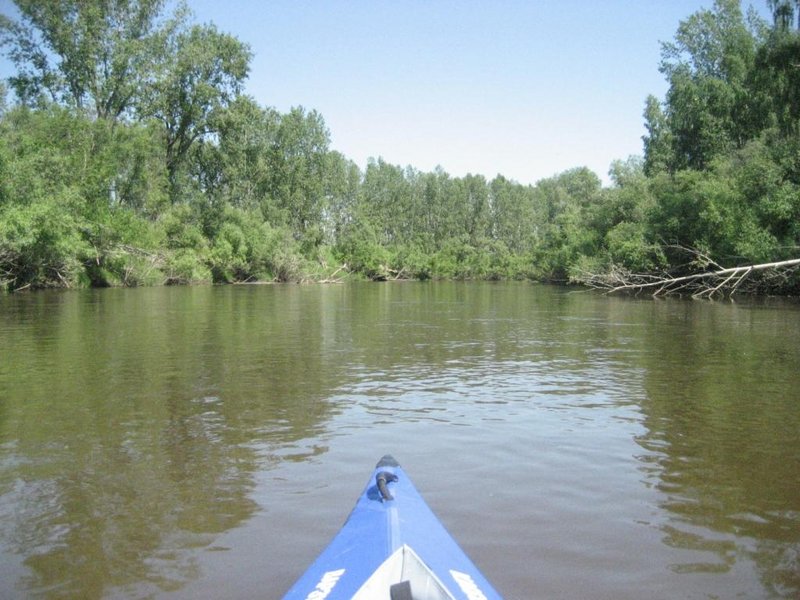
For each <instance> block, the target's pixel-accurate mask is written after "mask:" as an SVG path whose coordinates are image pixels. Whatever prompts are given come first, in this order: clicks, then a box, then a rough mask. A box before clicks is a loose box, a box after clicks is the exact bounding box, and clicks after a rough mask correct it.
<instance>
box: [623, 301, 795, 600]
mask: <svg viewBox="0 0 800 600" xmlns="http://www.w3.org/2000/svg"><path fill="white" fill-rule="evenodd" d="M652 310H653V311H654V312H655V313H660V314H658V318H657V319H656V320H655V321H654V323H655V325H654V326H653V327H652V328H650V329H649V337H648V342H647V346H648V348H649V350H648V352H647V353H646V360H647V370H646V372H647V375H646V381H645V386H646V390H647V400H646V401H645V402H643V403H642V410H643V412H644V414H645V420H644V425H645V426H646V427H647V430H648V432H647V434H645V435H643V436H641V437H640V438H639V439H638V442H639V444H640V445H641V446H643V447H644V448H645V449H647V450H648V451H649V454H648V455H647V457H645V460H646V465H645V471H646V472H648V475H649V477H648V479H649V480H653V481H655V482H656V487H657V489H658V490H659V491H660V492H661V493H662V495H663V501H662V506H663V508H665V509H666V510H667V511H668V514H669V515H670V519H669V521H668V522H667V523H665V524H663V531H664V543H665V544H667V545H671V546H675V547H679V548H683V549H689V550H694V551H697V552H698V557H701V556H702V555H704V554H705V555H707V556H708V555H710V556H713V557H714V558H712V559H711V560H704V559H702V558H699V559H698V561H696V562H694V563H687V564H680V565H674V567H673V568H674V570H675V571H677V572H681V573H691V572H727V571H728V570H730V569H731V568H732V566H733V564H734V563H735V562H736V561H738V560H752V561H753V562H754V563H755V564H756V565H757V567H758V569H759V571H760V574H761V579H762V583H763V585H764V586H765V587H766V588H767V589H768V590H769V591H770V593H772V594H775V595H780V596H791V597H794V596H795V595H796V594H798V593H800V504H798V499H800V446H799V444H798V438H797V431H799V430H800V413H799V412H798V410H797V401H798V398H800V397H799V396H798V392H797V388H796V382H795V381H792V380H791V375H788V374H791V373H793V372H794V368H795V367H796V365H797V364H798V362H797V361H798V348H797V347H796V343H795V342H796V340H797V339H798V334H800V327H798V320H797V319H788V320H787V319H785V318H784V317H785V316H786V315H785V314H783V313H781V312H780V311H759V310H757V309H754V308H752V307H751V308H738V307H736V306H732V305H723V306H719V305H713V304H702V305H698V303H687V302H667V303H655V304H654V305H653V309H652ZM787 327H788V328H789V329H790V330H787ZM792 364H794V365H795V367H792ZM687 365H691V367H690V368H686V366H687Z"/></svg>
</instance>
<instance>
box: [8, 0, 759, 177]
mask: <svg viewBox="0 0 800 600" xmlns="http://www.w3.org/2000/svg"><path fill="white" fill-rule="evenodd" d="M712 4H713V0H491V1H490V0H483V1H477V0H458V1H456V0H352V1H349V0H248V1H245V0H188V5H189V7H190V8H191V9H192V11H193V12H194V16H195V20H196V21H197V22H201V23H214V24H215V25H216V26H217V27H218V28H219V29H220V30H222V31H225V32H227V33H231V34H233V35H235V36H236V37H237V38H239V39H240V40H241V41H243V42H245V43H247V44H248V45H249V47H250V49H251V51H252V53H253V59H252V62H251V69H250V77H249V80H248V82H247V84H246V88H245V92H246V93H247V94H249V95H251V96H253V97H254V98H255V99H256V100H257V101H258V102H259V103H260V104H262V105H264V106H272V107H275V108H276V109H278V110H280V111H281V112H285V111H288V110H289V109H290V108H291V107H293V106H303V107H305V108H306V109H308V110H311V109H314V110H317V111H318V112H319V113H320V114H321V115H322V117H323V118H324V120H325V123H326V125H327V127H328V129H329V131H330V135H331V148H332V149H334V150H337V151H339V152H341V153H342V154H344V155H345V156H346V157H347V158H349V159H351V160H353V161H355V162H356V164H358V165H359V166H360V167H361V168H364V167H365V166H366V164H367V161H368V160H369V159H370V158H376V159H377V158H378V157H380V158H383V160H385V161H386V162H389V163H392V164H398V165H401V166H407V165H410V166H413V167H415V168H417V169H419V170H421V171H432V170H433V169H435V168H436V167H437V166H441V167H442V168H443V169H444V170H445V171H446V172H447V173H449V174H450V175H453V176H457V177H461V176H464V175H466V174H468V173H471V174H481V175H484V176H485V177H486V178H487V179H491V178H493V177H494V176H495V175H497V174H501V175H503V176H505V177H506V178H508V179H514V180H516V181H519V182H520V183H526V184H527V183H535V182H536V181H538V180H540V179H543V178H546V177H550V176H552V175H555V174H557V173H560V172H563V171H565V170H568V169H571V168H575V167H583V166H585V167H588V168H590V169H591V170H592V171H594V172H595V173H597V175H598V176H600V177H601V179H602V180H603V181H604V182H606V183H608V176H607V173H608V169H609V166H610V165H611V163H612V161H614V160H616V159H626V158H628V157H629V156H631V155H641V154H642V136H643V135H644V133H645V129H644V119H643V117H642V113H643V110H644V103H645V99H646V97H647V96H648V94H654V95H656V96H657V97H659V98H663V96H664V94H665V92H666V90H667V84H666V82H665V81H664V78H663V76H662V75H661V73H659V71H658V64H659V60H660V49H661V42H665V41H670V40H671V39H672V38H673V36H674V34H675V31H676V30H677V27H678V24H679V22H680V21H681V20H683V19H685V18H686V17H688V16H689V15H691V14H692V13H694V12H696V11H697V10H699V9H701V8H710V7H711V6H712ZM743 5H744V6H745V7H746V6H747V5H748V2H746V1H745V2H744V3H743ZM754 5H755V6H756V7H757V8H758V9H759V10H760V11H762V10H763V5H765V0H754ZM9 7H11V3H10V0H0V12H3V13H6V14H9V10H8V9H9ZM10 73H11V67H10V65H9V64H8V63H7V62H0V76H2V77H7V76H8V75H9V74H10Z"/></svg>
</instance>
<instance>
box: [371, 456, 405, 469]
mask: <svg viewBox="0 0 800 600" xmlns="http://www.w3.org/2000/svg"><path fill="white" fill-rule="evenodd" d="M399 466H400V463H398V462H397V461H396V460H395V458H394V456H392V455H391V454H385V455H384V456H383V458H381V459H380V460H379V461H378V464H377V465H375V468H376V469H382V468H383V467H399Z"/></svg>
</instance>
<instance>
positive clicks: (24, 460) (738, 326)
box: [0, 283, 800, 598]
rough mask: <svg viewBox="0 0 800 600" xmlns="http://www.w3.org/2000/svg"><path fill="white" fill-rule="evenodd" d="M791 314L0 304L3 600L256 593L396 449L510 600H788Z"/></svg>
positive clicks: (280, 292) (288, 290) (296, 559)
mask: <svg viewBox="0 0 800 600" xmlns="http://www.w3.org/2000/svg"><path fill="white" fill-rule="evenodd" d="M797 339H800V310H799V309H798V306H797V305H793V304H789V303H778V302H773V303H761V304H750V305H744V306H738V305H732V304H714V303H706V302H702V303H698V302H651V301H645V300H632V299H620V298H605V297H598V296H594V295H590V294H581V293H571V292H570V291H568V290H563V289H558V288H548V287H542V286H533V285H529V284H522V283H509V284H488V283H435V284H432V283H427V284H425V283H413V284H396V285H391V284H387V285H379V284H362V285H359V284H354V285H342V286H242V287H221V288H220V287H202V288H161V289H142V290H97V291H86V292H74V293H41V294H30V295H18V296H11V297H0V597H28V596H31V595H39V596H42V597H52V598H60V597H82V598H100V597H136V598H139V597H170V598H214V597H220V596H225V597H234V598H235V597H241V598H249V597H255V596H260V597H279V596H280V595H281V593H282V592H283V591H284V590H285V589H286V588H288V586H289V585H290V584H291V582H292V581H293V579H294V578H295V577H296V576H297V575H298V574H299V573H300V572H301V571H302V570H303V569H304V568H305V566H306V565H307V564H308V563H309V562H310V561H311V560H312V559H313V558H314V556H315V555H316V553H317V552H319V550H320V549H321V548H322V546H324V544H325V543H326V542H327V540H328V539H329V538H330V536H331V535H333V533H334V532H335V531H336V529H337V528H338V527H339V525H340V524H341V521H342V520H343V519H344V517H345V516H346V514H347V512H348V511H349V510H350V508H351V506H352V502H353V501H354V500H355V497H356V495H357V494H358V492H359V491H360V489H361V487H362V485H363V484H364V478H365V477H366V476H367V474H368V473H369V470H370V469H371V466H372V464H373V463H374V462H375V460H376V459H377V458H378V457H380V456H381V455H382V454H384V453H385V452H392V453H394V454H395V455H396V456H397V457H398V458H399V459H400V460H401V461H402V462H403V463H404V466H405V467H406V469H407V470H408V471H409V472H410V473H411V474H412V476H413V477H414V480H415V482H416V483H417V485H418V487H419V488H420V490H421V491H422V492H423V494H424V495H425V497H426V498H427V499H428V501H429V503H430V504H431V505H432V507H433V508H434V510H435V511H436V512H437V514H439V516H440V517H441V518H442V520H443V521H444V522H445V524H446V525H447V527H448V528H449V529H450V530H451V531H452V532H453V533H454V534H455V536H456V538H457V539H458V540H459V542H461V544H462V545H463V546H464V547H465V549H467V551H468V553H469V554H470V555H471V556H472V557H473V558H474V559H475V560H476V562H477V563H478V564H479V565H480V566H481V567H482V568H483V570H484V571H485V572H486V574H487V575H488V576H489V578H490V579H491V580H492V581H493V582H494V583H495V585H496V587H497V588H498V589H500V590H501V591H502V592H503V593H504V594H505V595H506V597H507V598H536V597H543V598H544V597H549V598H552V597H560V598H573V597H592V598H641V597H661V598H667V597H737V596H738V597H748V598H759V597H763V598H771V597H794V596H796V595H798V594H800V438H798V435H797V431H800V392H798V390H797V381H798V377H797V373H798V367H800V346H798V344H797V343H796V340H797Z"/></svg>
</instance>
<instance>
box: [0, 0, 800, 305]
mask: <svg viewBox="0 0 800 600" xmlns="http://www.w3.org/2000/svg"><path fill="white" fill-rule="evenodd" d="M17 5H18V7H19V9H20V15H21V19H20V22H13V21H11V20H9V19H8V18H6V17H2V18H0V46H2V49H3V50H4V51H5V54H6V55H7V56H8V57H9V58H10V59H11V61H12V62H13V63H14V64H15V65H16V67H17V73H16V74H15V75H14V76H13V77H12V78H11V79H10V80H9V83H10V86H11V88H12V89H13V90H14V92H15V93H16V97H17V102H18V104H17V106H14V107H11V108H8V107H6V106H5V104H4V103H2V102H0V285H2V287H3V288H5V289H19V288H20V287H28V286H30V287H47V286H75V285H95V286H107V285H126V286H131V285H150V284H155V283H167V284H175V283H197V282H210V281H214V282H241V281H251V280H255V279H260V280H275V281H303V280H308V279H312V280H313V279H323V278H327V276H328V275H329V274H330V273H331V272H332V271H333V270H334V269H336V268H338V267H339V265H341V264H342V263H346V264H347V265H348V267H349V269H348V270H349V272H351V273H354V274H355V275H356V276H361V277H365V278H369V279H386V278H394V277H415V278H419V279H429V278H462V279H474V278H481V279H505V278H520V277H531V278H537V279H544V280H550V281H562V282H567V281H581V280H585V275H586V274H587V273H590V272H596V273H602V272H604V271H609V270H612V269H618V268H622V269H628V270H630V271H641V272H652V271H663V270H671V271H673V272H680V271H681V270H685V269H687V268H689V267H692V268H693V266H691V265H687V264H686V260H687V259H686V252H685V250H683V248H688V247H691V248H695V249H698V250H700V251H702V252H705V253H707V254H708V256H709V257H713V259H714V260H715V261H717V262H719V263H720V264H723V265H725V266H729V265H734V264H743V263H747V262H766V261H770V260H778V259H782V258H790V257H793V256H796V253H797V250H798V247H800V136H798V131H800V100H798V99H799V98H800V74H798V73H800V71H798V69H797V68H796V66H797V65H796V63H797V58H798V56H800V41H798V40H800V33H798V31H797V30H796V29H795V28H794V22H795V16H800V14H798V13H797V12H796V8H797V7H796V3H795V4H792V3H791V2H788V1H787V0H774V1H772V2H771V3H770V7H771V9H772V10H773V13H774V16H775V23H774V26H772V27H770V26H769V24H767V23H764V22H761V21H759V20H758V19H754V18H751V19H750V20H749V21H746V19H745V18H744V16H743V14H742V11H741V7H740V3H739V2H738V0H716V1H715V2H714V4H713V6H712V7H711V8H710V9H703V10H700V11H698V12H697V13H695V14H694V15H691V16H689V17H688V18H687V19H685V20H684V21H683V22H681V24H680V26H679V28H678V31H677V32H676V35H675V38H674V40H673V41H672V42H669V43H666V44H664V45H663V48H662V62H661V65H660V68H661V71H662V73H663V74H664V75H665V77H666V78H667V82H668V86H669V87H668V91H667V94H666V96H665V98H664V99H663V100H659V99H657V98H655V97H653V96H650V97H648V98H647V101H646V107H645V126H646V130H647V135H646V136H645V137H644V156H643V157H642V158H636V157H633V158H629V159H627V160H620V161H615V162H614V163H613V164H612V165H611V169H610V171H609V174H610V177H611V180H612V185H611V186H610V187H606V188H603V186H602V185H601V182H600V179H599V178H598V177H597V175H596V174H594V173H592V172H591V171H589V170H588V169H586V168H576V169H571V170H568V171H566V172H564V173H561V174H558V175H555V176H553V177H550V178H547V179H543V180H541V181H539V182H537V183H536V184H535V185H522V184H519V183H517V182H515V181H511V180H508V179H506V178H504V177H502V176H497V177H495V178H494V179H493V180H492V181H487V180H486V179H485V178H484V177H482V176H480V175H466V176H464V177H453V176H451V175H450V174H448V173H447V172H445V171H444V169H442V168H440V167H439V168H436V169H435V170H433V171H432V172H421V171H418V170H416V169H414V168H412V167H410V166H409V167H401V166H398V165H391V164H389V163H387V162H385V161H384V160H383V159H380V158H378V159H372V160H370V161H369V162H368V164H367V165H366V169H365V170H364V172H363V173H362V172H361V170H360V169H359V168H358V167H357V166H356V165H355V164H353V163H352V161H349V160H348V159H347V158H346V157H344V156H342V155H341V154H339V153H337V152H334V151H331V149H330V134H329V132H328V129H327V127H326V125H325V122H324V120H323V118H322V116H321V115H320V114H319V113H317V112H316V111H313V110H311V111H309V110H306V109H304V108H302V107H297V108H293V109H291V110H290V111H289V112H288V113H286V114H281V113H280V112H278V111H276V110H274V109H272V108H269V107H262V106H260V105H259V104H258V103H256V102H255V101H254V100H253V99H252V98H249V97H246V96H242V95H241V90H242V87H243V84H244V81H245V78H246V77H247V74H248V69H249V60H250V52H249V49H248V48H247V46H246V45H244V44H243V43H242V42H240V41H239V40H237V39H236V38H235V37H233V36H230V35H228V34H224V33H222V32H220V31H218V30H217V29H216V27H214V26H213V25H193V24H190V23H189V21H188V11H187V10H186V9H185V7H184V6H183V5H182V4H179V5H178V6H177V8H176V10H175V11H174V12H173V13H171V14H165V13H164V11H165V9H166V8H167V3H165V2H163V0H119V1H115V2H111V3H109V2H104V1H101V0H86V1H81V2H78V1H77V0H66V1H64V2H56V3H53V2H51V3H42V2H34V1H32V0H18V1H17ZM169 6H173V5H172V4H170V5H169ZM4 95H5V94H4V88H2V87H0V96H4ZM331 265H335V266H331ZM695 266H696V265H695Z"/></svg>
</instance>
